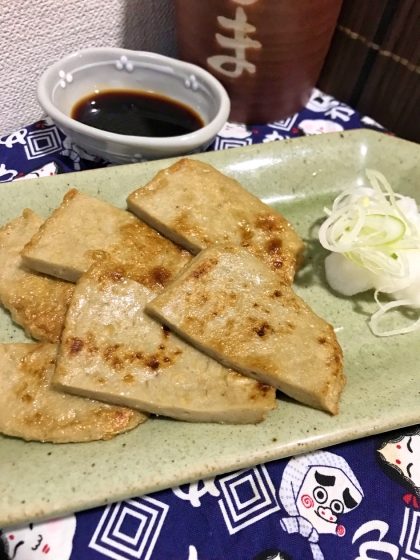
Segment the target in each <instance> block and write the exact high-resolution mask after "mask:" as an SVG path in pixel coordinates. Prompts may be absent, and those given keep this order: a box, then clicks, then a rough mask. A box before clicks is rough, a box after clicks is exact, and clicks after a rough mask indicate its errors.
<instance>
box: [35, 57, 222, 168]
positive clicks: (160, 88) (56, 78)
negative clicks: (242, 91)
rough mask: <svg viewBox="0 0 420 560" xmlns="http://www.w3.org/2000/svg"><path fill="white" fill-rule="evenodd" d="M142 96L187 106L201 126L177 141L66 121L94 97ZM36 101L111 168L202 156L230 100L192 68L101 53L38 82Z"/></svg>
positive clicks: (70, 62) (74, 60)
mask: <svg viewBox="0 0 420 560" xmlns="http://www.w3.org/2000/svg"><path fill="white" fill-rule="evenodd" d="M111 89H123V90H137V91H139V90H143V91H148V92H153V93H158V94H161V95H165V96H167V97H170V98H171V99H174V100H176V101H179V102H181V103H184V104H185V105H188V106H189V107H191V108H192V109H194V110H195V111H196V112H197V113H198V114H199V115H200V116H201V118H202V119H203V121H204V123H205V126H204V127H203V128H201V129H199V130H197V131H195V132H191V133H189V134H184V135H181V136H173V137H165V138H148V137H143V136H128V135H127V136H126V135H122V134H115V133H112V132H106V131H103V130H99V129H97V128H93V127H90V126H87V125H85V124H83V123H80V122H78V121H76V120H74V119H73V118H71V111H72V108H73V107H74V105H75V104H76V103H77V101H79V100H80V99H82V98H83V97H85V96H87V95H90V94H92V93H94V92H95V91H107V90H111ZM37 95H38V101H39V104H40V105H41V107H42V109H43V110H44V111H45V112H46V114H47V115H49V116H50V117H51V118H52V120H53V121H54V123H55V124H56V125H57V126H58V128H59V129H60V130H62V131H63V132H64V133H65V134H67V135H68V136H70V138H71V139H72V140H73V141H74V142H75V143H76V144H77V145H78V146H80V147H81V148H83V149H84V150H85V151H86V152H88V153H89V154H92V155H95V156H99V157H101V158H103V159H105V160H108V161H111V162H113V163H131V162H137V161H143V160H152V159H160V158H166V157H171V156H179V155H187V154H191V153H198V152H201V151H203V150H205V149H206V148H207V147H208V146H209V145H210V144H211V142H212V141H213V139H214V138H215V136H216V134H217V133H218V131H219V130H220V129H221V128H222V127H223V126H224V124H225V123H226V121H227V119H228V117H229V110H230V101H229V97H228V95H227V93H226V91H225V89H224V88H223V86H222V85H221V84H220V82H219V81H218V80H217V79H216V78H214V77H213V76H212V75H210V74H209V73H208V72H206V71H205V70H203V69H202V68H199V67H197V66H195V65H193V64H188V63H186V62H182V61H179V60H175V59H173V58H169V57H166V56H162V55H158V54H155V53H149V52H141V51H130V50H126V49H119V48H111V47H103V48H91V49H85V50H81V51H78V52H75V53H73V54H71V55H69V56H67V57H65V58H63V59H62V60H60V61H58V62H56V63H54V64H53V65H52V66H50V67H49V68H48V69H47V70H46V71H45V72H44V74H43V75H42V76H41V78H40V80H39V83H38V89H37Z"/></svg>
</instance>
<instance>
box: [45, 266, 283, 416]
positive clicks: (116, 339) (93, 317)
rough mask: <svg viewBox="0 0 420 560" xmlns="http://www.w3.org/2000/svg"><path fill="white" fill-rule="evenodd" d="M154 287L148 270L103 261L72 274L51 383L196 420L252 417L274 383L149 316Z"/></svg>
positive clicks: (264, 405)
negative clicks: (234, 367)
mask: <svg viewBox="0 0 420 560" xmlns="http://www.w3.org/2000/svg"><path fill="white" fill-rule="evenodd" d="M160 291H162V286H160V285H158V284H157V283H156V282H155V273H154V269H153V267H151V268H150V270H149V275H147V274H146V273H145V271H142V272H141V273H140V274H137V273H136V274H135V273H133V270H132V269H131V268H129V267H124V266H123V265H121V264H117V263H113V262H111V261H109V260H108V261H107V260H104V261H103V262H98V263H96V264H95V265H93V266H92V267H91V268H90V269H89V271H88V272H87V273H86V274H84V275H83V276H82V278H81V279H80V280H79V281H78V283H77V285H76V287H75V291H74V295H73V299H72V302H71V305H70V308H69V311H68V314H67V317H66V325H65V329H64V332H63V337H62V344H61V347H60V351H59V356H58V360H57V369H56V372H55V375H54V379H53V383H54V385H55V386H56V387H59V388H61V389H62V390H65V391H70V392H72V393H75V394H78V395H84V396H87V397H91V398H96V399H101V400H104V401H106V402H111V403H116V404H121V405H126V406H130V407H134V408H138V409H140V410H144V411H147V412H150V413H154V414H158V415H164V416H169V417H172V418H176V419H179V420H187V421H196V422H223V423H236V424H245V423H257V422H260V421H262V420H263V419H264V418H265V416H266V414H267V413H268V412H269V411H270V410H272V409H273V408H276V403H275V390H274V389H272V388H271V387H268V386H266V385H265V384H262V383H258V382H256V381H254V380H252V379H249V378H247V377H244V376H243V375H241V374H238V373H236V372H233V371H231V370H230V369H227V368H225V367H224V366H222V365H221V364H219V363H218V362H217V361H215V360H213V359H211V358H209V357H208V356H206V355H205V354H202V353H201V352H199V351H198V350H196V349H195V348H194V347H192V346H190V345H189V344H187V343H186V342H184V341H183V340H182V339H180V338H179V337H177V336H176V335H174V334H173V333H171V332H170V331H169V330H168V329H166V328H164V327H162V325H161V324H160V323H159V322H158V321H156V320H155V319H152V318H151V317H149V316H148V315H147V314H146V313H145V311H144V308H145V305H146V304H147V302H148V301H150V300H151V299H153V298H154V297H155V296H156V294H157V293H159V292H160Z"/></svg>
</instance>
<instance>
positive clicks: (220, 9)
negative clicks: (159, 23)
mask: <svg viewBox="0 0 420 560" xmlns="http://www.w3.org/2000/svg"><path fill="white" fill-rule="evenodd" d="M341 2H342V0H211V1H208V0H206V1H205V0H176V1H175V6H176V19H177V36H178V52H179V55H180V58H181V59H182V60H186V61H188V62H191V63H194V64H197V65H199V66H201V67H202V68H205V69H206V70H208V71H209V72H211V73H212V74H213V75H214V76H216V77H217V78H218V79H219V80H220V81H221V82H222V84H223V85H224V86H225V88H226V90H227V92H228V94H229V96H230V99H231V102H232V112H231V117H230V120H232V121H234V122H241V123H247V124H264V123H268V122H273V121H277V120H281V119H285V118H286V117H290V116H291V115H293V114H294V113H296V112H298V111H299V110H300V109H301V108H302V107H303V106H304V105H305V103H306V102H307V101H308V100H309V97H310V95H311V91H312V88H313V87H314V86H315V84H316V82H317V80H318V77H319V74H320V72H321V69H322V65H323V63H324V59H325V56H326V54H327V51H328V48H329V45H330V42H331V38H332V35H333V32H334V29H335V26H336V23H337V17H338V14H339V11H340V7H341Z"/></svg>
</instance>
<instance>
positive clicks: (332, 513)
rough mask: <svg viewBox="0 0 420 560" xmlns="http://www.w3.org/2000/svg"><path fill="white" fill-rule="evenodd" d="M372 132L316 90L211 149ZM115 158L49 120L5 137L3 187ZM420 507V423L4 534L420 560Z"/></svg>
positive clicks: (57, 541)
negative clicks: (297, 106)
mask: <svg viewBox="0 0 420 560" xmlns="http://www.w3.org/2000/svg"><path fill="white" fill-rule="evenodd" d="M363 127H364V128H372V129H374V130H382V131H383V132H386V131H385V130H384V129H383V128H382V127H381V126H380V125H379V124H377V123H375V122H374V121H372V120H371V119H369V118H367V117H362V116H361V115H360V114H359V113H357V112H356V111H354V110H352V109H351V108H350V107H348V106H346V105H344V104H343V103H340V102H339V101H337V100H335V99H333V98H332V97H330V96H327V95H325V94H323V93H322V92H320V91H319V90H314V92H313V95H312V97H311V99H310V101H309V102H308V104H307V106H306V107H305V108H304V109H303V110H302V111H300V113H298V114H296V115H293V116H292V117H290V118H288V119H285V120H284V121H280V122H274V123H271V124H269V125H266V126H252V127H244V126H240V125H231V124H227V125H226V126H225V127H224V128H223V129H222V130H221V131H220V133H219V135H218V136H217V138H216V140H215V142H214V143H213V145H212V146H211V148H210V149H212V150H222V149H228V148H235V147H239V146H246V145H249V144H255V143H260V142H272V141H277V140H282V139H285V138H293V137H296V136H301V135H308V134H321V133H328V132H332V131H340V130H348V129H354V128H363ZM106 165H109V164H107V163H106V162H103V161H101V160H99V159H98V158H95V157H92V156H90V155H89V154H86V153H85V152H84V151H83V150H81V149H80V148H78V147H77V146H75V145H74V144H73V143H72V142H71V140H70V139H69V138H67V137H65V136H64V135H63V134H62V133H61V132H60V131H59V130H57V128H56V127H55V126H54V125H53V124H52V122H51V121H50V120H49V119H44V120H41V121H39V122H37V123H35V124H33V125H31V126H28V127H26V128H23V129H21V130H19V131H16V132H14V133H12V134H9V135H6V136H4V137H2V138H0V182H10V181H13V180H15V179H20V178H25V179H30V178H32V177H39V176H43V175H51V174H56V173H69V172H74V171H80V170H85V169H94V168H99V167H104V166H106ZM385 457H386V458H385ZM1 461H2V458H0V475H1ZM417 471H419V472H417ZM22 483H23V484H24V481H22ZM419 503H420V426H414V427H412V428H408V429H404V430H400V431H398V432H390V433H387V434H384V435H383V436H377V437H371V438H366V439H363V440H358V441H354V442H351V443H347V444H341V445H337V446H334V447H331V448H329V449H328V450H327V451H326V450H321V451H317V452H314V453H309V454H307V455H300V456H298V457H292V458H290V459H283V460H278V461H272V462H270V463H266V464H264V465H258V466H256V467H253V468H250V469H246V470H244V471H238V472H233V473H230V474H227V475H221V476H218V477H216V478H215V479H212V480H206V481H200V482H199V483H194V484H189V485H184V486H182V487H177V488H172V489H168V490H164V491H161V492H156V493H154V494H151V495H148V496H140V497H138V498H134V499H131V500H125V501H123V502H119V503H115V504H112V505H109V506H106V507H101V508H96V509H93V510H90V511H85V512H79V513H75V514H73V515H70V516H67V517H65V518H63V519H59V520H54V521H49V522H45V523H36V524H29V525H26V526H24V527H19V528H12V529H10V528H8V529H5V530H4V531H3V532H2V531H0V560H4V559H11V558H13V559H14V560H37V559H38V558H47V559H49V560H105V559H107V558H113V559H115V560H130V559H137V560H149V559H151V560H154V559H157V560H159V559H163V558H174V559H180V560H181V559H185V560H222V559H229V560H263V559H272V560H274V559H278V560H281V559H283V560H322V559H324V558H325V560H347V559H348V560H350V559H354V560H359V559H360V560H367V559H369V558H372V559H379V560H382V559H384V560H385V559H393V560H409V559H412V558H413V559H419V558H420V511H419Z"/></svg>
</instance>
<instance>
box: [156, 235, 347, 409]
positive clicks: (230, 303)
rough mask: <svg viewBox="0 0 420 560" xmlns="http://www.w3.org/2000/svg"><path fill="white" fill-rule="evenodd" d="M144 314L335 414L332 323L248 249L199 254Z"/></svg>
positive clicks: (338, 364) (339, 366) (338, 379)
mask: <svg viewBox="0 0 420 560" xmlns="http://www.w3.org/2000/svg"><path fill="white" fill-rule="evenodd" d="M146 309H147V310H148V311H149V312H150V313H151V314H152V315H153V316H155V317H157V318H158V319H159V320H161V321H163V323H164V324H166V325H167V326H168V327H169V328H171V329H173V330H174V331H175V332H176V333H178V334H179V335H181V336H183V337H184V338H185V339H186V340H188V341H189V342H190V343H192V344H194V345H195V346H197V347H198V348H199V349H200V350H202V351H204V352H206V353H207V354H208V355H210V356H212V357H213V358H215V359H218V360H219V361H220V362H222V363H223V364H224V365H225V366H228V367H231V368H233V369H236V370H238V371H240V372H242V373H244V374H245V375H249V376H250V377H253V378H254V379H257V380H259V381H260V382H262V383H266V384H269V385H271V386H273V387H275V388H277V389H279V390H281V391H283V392H284V393H286V394H288V395H289V396H291V397H293V398H295V399H296V400H298V401H301V402H303V403H305V404H308V405H310V406H313V407H315V408H320V409H323V410H328V411H329V412H331V413H332V414H337V413H338V401H339V398H340V394H341V391H342V390H343V387H344V385H345V377H344V375H343V354H342V350H341V347H340V345H339V343H338V341H337V338H336V336H335V333H334V330H333V328H332V326H331V325H329V324H328V323H327V322H326V321H324V320H323V319H321V318H320V317H318V316H317V315H316V314H315V313H314V312H313V311H312V310H311V309H310V307H309V306H308V305H307V304H306V303H305V302H304V301H303V300H302V299H301V298H299V297H298V296H297V295H296V294H295V293H294V292H293V291H292V289H291V288H290V287H289V286H287V285H285V284H284V283H282V282H281V281H280V280H279V278H278V276H277V275H276V274H275V273H274V272H273V271H271V270H270V269H269V268H268V267H267V266H266V265H265V264H264V263H262V262H261V261H260V260H258V259H256V258H255V257H253V256H252V255H251V254H250V253H249V252H248V251H246V250H245V249H243V248H241V247H237V246H226V247H225V246H222V245H217V246H214V247H212V248H209V249H206V250H204V251H202V252H201V253H200V254H199V255H198V256H197V257H195V259H194V260H193V261H192V262H191V264H190V265H189V266H187V267H186V268H185V269H184V271H182V272H181V273H180V274H179V275H178V277H177V278H176V279H175V281H174V282H173V283H172V284H170V286H168V288H166V290H164V292H163V293H162V294H160V295H159V296H157V297H156V298H155V299H154V300H153V301H152V302H150V303H149V304H148V305H147V306H146Z"/></svg>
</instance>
